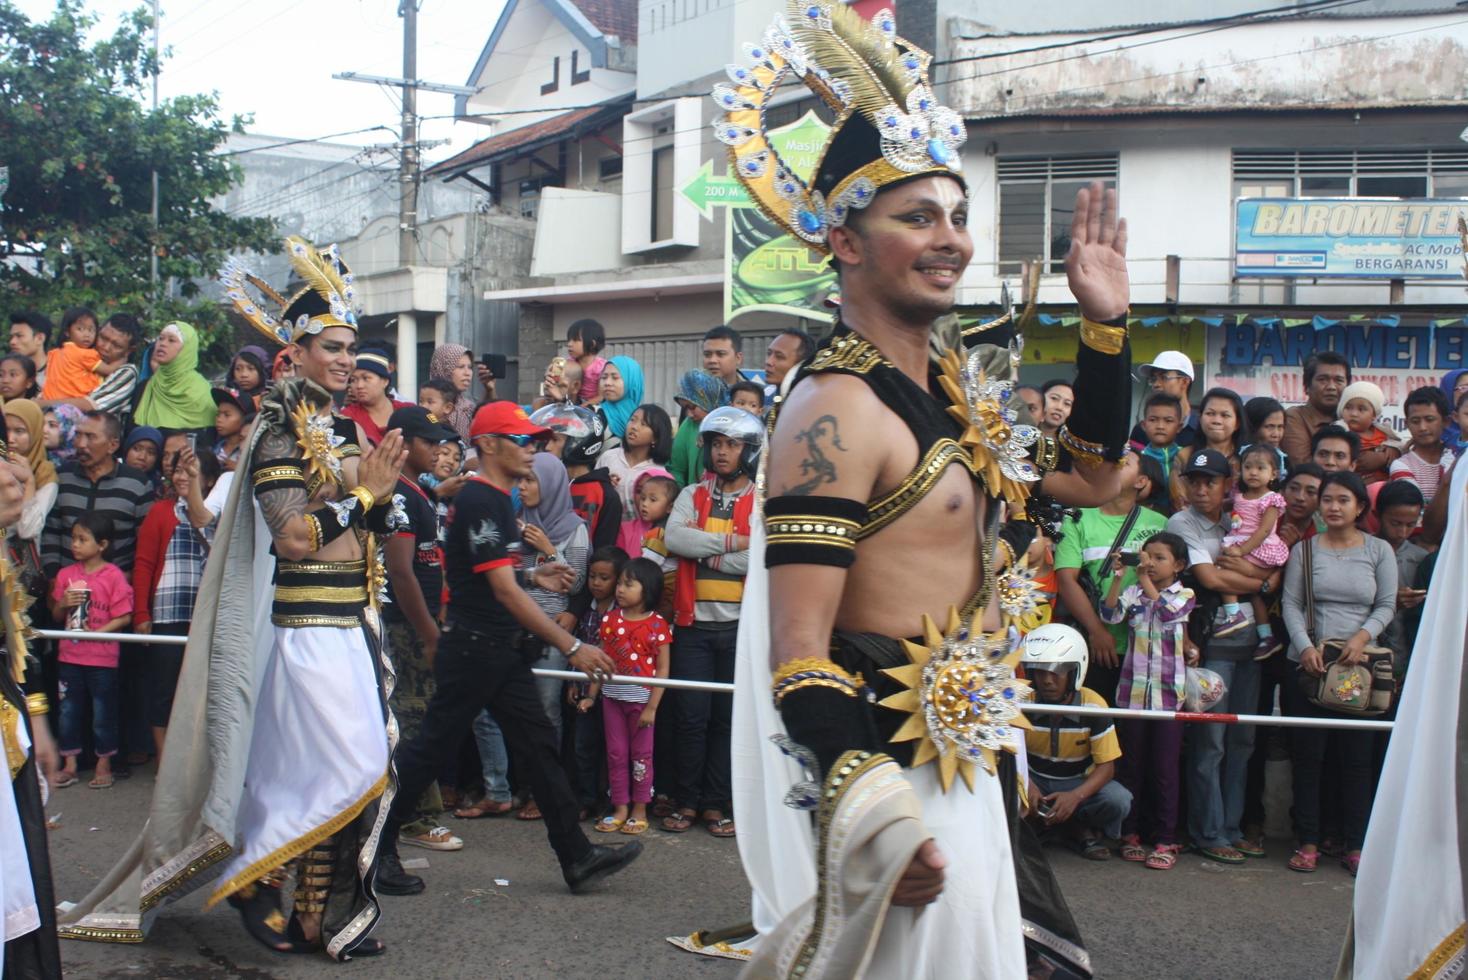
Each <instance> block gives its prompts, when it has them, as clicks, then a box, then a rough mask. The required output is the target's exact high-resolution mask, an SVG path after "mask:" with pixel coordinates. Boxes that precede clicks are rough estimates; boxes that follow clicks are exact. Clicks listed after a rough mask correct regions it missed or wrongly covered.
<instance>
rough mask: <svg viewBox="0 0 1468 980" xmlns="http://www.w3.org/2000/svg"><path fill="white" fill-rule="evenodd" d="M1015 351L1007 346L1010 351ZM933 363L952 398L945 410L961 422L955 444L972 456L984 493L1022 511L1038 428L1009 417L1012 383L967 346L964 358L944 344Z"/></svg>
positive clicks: (1036, 477) (1032, 476)
mask: <svg viewBox="0 0 1468 980" xmlns="http://www.w3.org/2000/svg"><path fill="white" fill-rule="evenodd" d="M1016 354H1017V351H1016V350H1015V349H1014V348H1011V357H1012V358H1013V357H1014V356H1016ZM939 364H940V366H941V367H942V372H943V373H942V375H941V376H940V377H939V378H938V383H939V384H940V385H942V387H943V391H944V393H945V394H946V395H947V396H948V399H949V401H950V402H951V403H952V404H950V405H949V406H948V414H949V415H951V416H953V417H954V418H955V419H957V420H958V421H959V422H961V423H962V424H963V425H964V432H963V436H962V437H961V438H960V439H959V445H961V446H963V448H964V449H965V450H967V451H968V452H969V454H970V455H971V456H972V457H973V470H974V472H975V473H977V474H978V475H979V478H980V479H982V480H983V481H984V487H985V488H986V489H987V490H988V491H989V493H991V494H995V495H1001V496H1003V497H1004V499H1005V500H1006V501H1008V502H1009V506H1010V509H1011V511H1012V515H1011V516H1013V517H1017V518H1021V517H1024V516H1025V501H1026V500H1028V499H1029V496H1030V484H1032V483H1038V482H1039V481H1040V476H1041V474H1040V471H1039V470H1038V469H1037V468H1036V467H1035V464H1034V463H1032V462H1031V461H1030V458H1029V448H1030V447H1031V446H1033V445H1034V444H1035V443H1036V442H1038V441H1039V439H1040V430H1039V429H1037V428H1035V427H1034V426H1033V425H1018V424H1016V423H1015V414H1014V409H1012V408H1010V407H1009V398H1010V394H1011V392H1012V390H1013V385H1012V384H1011V383H1010V382H1008V381H1003V380H1000V379H997V378H991V377H989V376H988V374H987V373H986V372H985V370H984V366H983V354H982V352H981V351H979V350H972V351H970V352H969V354H968V357H967V358H966V359H965V358H963V357H961V356H960V355H959V352H958V351H955V350H949V351H948V352H947V353H945V354H944V355H943V358H942V360H941V361H940V362H939Z"/></svg>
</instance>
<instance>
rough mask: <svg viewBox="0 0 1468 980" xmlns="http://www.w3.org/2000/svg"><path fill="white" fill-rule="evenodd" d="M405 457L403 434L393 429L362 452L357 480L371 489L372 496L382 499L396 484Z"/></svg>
mask: <svg viewBox="0 0 1468 980" xmlns="http://www.w3.org/2000/svg"><path fill="white" fill-rule="evenodd" d="M407 458H408V451H407V450H406V449H404V448H403V434H402V432H400V431H398V430H397V429H393V430H392V431H390V432H388V433H387V435H385V436H383V437H382V441H381V442H379V443H378V444H377V445H376V446H374V447H373V448H372V449H369V450H367V452H365V453H363V454H362V462H361V463H359V464H358V466H357V480H358V481H359V482H360V483H361V484H362V486H364V487H366V488H367V489H368V490H370V491H372V496H374V497H376V498H377V499H378V500H383V499H385V498H386V497H387V495H388V494H390V493H392V491H393V488H394V487H396V486H397V485H398V474H399V473H401V472H402V470H403V461H404V460H406V459H407Z"/></svg>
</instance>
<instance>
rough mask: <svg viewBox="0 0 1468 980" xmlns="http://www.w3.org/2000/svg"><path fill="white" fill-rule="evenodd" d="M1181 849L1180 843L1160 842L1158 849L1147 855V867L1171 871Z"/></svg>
mask: <svg viewBox="0 0 1468 980" xmlns="http://www.w3.org/2000/svg"><path fill="white" fill-rule="evenodd" d="M1181 850H1182V846H1181V845H1179V844H1158V845H1157V848H1156V850H1154V851H1153V852H1152V853H1151V854H1149V855H1147V867H1149V868H1151V869H1152V870H1153V871H1171V870H1172V868H1173V866H1174V865H1176V864H1177V855H1178V852H1179V851H1181Z"/></svg>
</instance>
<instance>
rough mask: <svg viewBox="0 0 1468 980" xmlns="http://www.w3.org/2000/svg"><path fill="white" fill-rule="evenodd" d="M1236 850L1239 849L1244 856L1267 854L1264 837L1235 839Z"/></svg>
mask: <svg viewBox="0 0 1468 980" xmlns="http://www.w3.org/2000/svg"><path fill="white" fill-rule="evenodd" d="M1234 850H1236V851H1238V852H1239V853H1240V854H1242V855H1243V856H1244V857H1250V858H1262V857H1264V856H1265V854H1264V839H1263V838H1262V837H1261V838H1258V839H1255V840H1249V839H1247V838H1245V839H1244V840H1236V841H1234Z"/></svg>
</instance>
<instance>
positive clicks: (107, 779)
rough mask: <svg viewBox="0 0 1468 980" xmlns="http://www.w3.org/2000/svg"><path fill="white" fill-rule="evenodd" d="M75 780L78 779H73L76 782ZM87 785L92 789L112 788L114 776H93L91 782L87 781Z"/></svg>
mask: <svg viewBox="0 0 1468 980" xmlns="http://www.w3.org/2000/svg"><path fill="white" fill-rule="evenodd" d="M75 781H76V780H72V782H75ZM87 785H88V786H90V787H91V788H92V789H111V788H112V777H111V776H94V777H93V778H92V781H91V782H89V783H87Z"/></svg>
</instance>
